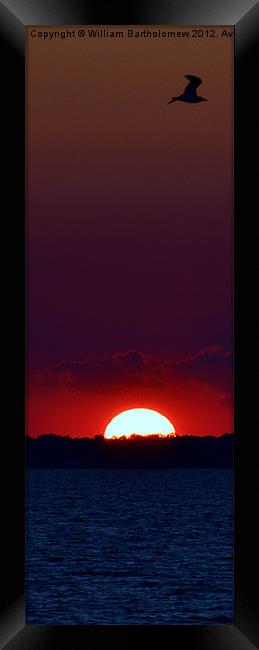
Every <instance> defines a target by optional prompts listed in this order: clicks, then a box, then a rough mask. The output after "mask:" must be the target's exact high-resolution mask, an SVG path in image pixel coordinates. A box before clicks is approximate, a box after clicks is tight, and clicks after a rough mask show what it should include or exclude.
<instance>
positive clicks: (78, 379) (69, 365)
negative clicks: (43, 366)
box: [36, 350, 150, 391]
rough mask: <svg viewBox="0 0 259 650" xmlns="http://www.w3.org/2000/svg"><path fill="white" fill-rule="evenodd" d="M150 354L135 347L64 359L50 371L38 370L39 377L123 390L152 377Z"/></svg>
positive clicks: (70, 384) (84, 386)
mask: <svg viewBox="0 0 259 650" xmlns="http://www.w3.org/2000/svg"><path fill="white" fill-rule="evenodd" d="M149 376H150V372H149V370H148V361H147V358H146V357H145V356H144V355H142V354H141V353H140V352H137V351H136V350H129V351H127V352H120V353H115V354H113V355H112V356H111V357H109V358H104V357H103V358H98V357H95V358H92V359H91V358H86V359H83V360H76V361H71V362H62V363H59V364H56V365H55V366H51V367H50V368H48V370H47V371H43V372H42V371H37V373H36V377H37V378H38V380H39V381H44V382H47V383H50V384H53V383H54V384H55V383H58V384H61V385H63V386H66V387H68V388H74V389H77V390H86V389H87V390H93V391H98V390H100V391H104V390H111V389H112V390H115V389H116V390H123V389H124V388H125V387H131V386H136V385H139V384H140V385H141V384H144V383H146V382H148V381H149Z"/></svg>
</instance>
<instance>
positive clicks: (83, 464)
mask: <svg viewBox="0 0 259 650" xmlns="http://www.w3.org/2000/svg"><path fill="white" fill-rule="evenodd" d="M233 440H234V436H233V435H232V434H225V435H223V436H221V437H219V438H215V437H213V436H206V437H198V436H182V437H176V438H173V437H168V438H161V437H159V436H148V437H145V438H144V437H141V436H135V437H134V438H133V437H131V438H130V439H126V438H121V439H117V440H105V439H104V438H103V437H102V436H96V437H95V438H69V437H62V436H56V435H53V434H48V435H44V436H40V437H39V438H36V439H33V438H27V467H32V468H105V467H109V468H116V467H117V468H127V467H128V468H160V467H175V468H177V467H178V468H180V467H186V468H188V467H189V468H191V467H197V468H202V467H218V468H231V467H232V466H233Z"/></svg>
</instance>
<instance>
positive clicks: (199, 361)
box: [170, 345, 233, 391]
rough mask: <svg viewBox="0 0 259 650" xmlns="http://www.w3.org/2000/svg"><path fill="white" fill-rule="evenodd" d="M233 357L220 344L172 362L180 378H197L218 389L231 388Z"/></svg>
mask: <svg viewBox="0 0 259 650" xmlns="http://www.w3.org/2000/svg"><path fill="white" fill-rule="evenodd" d="M232 364H233V358H232V354H231V353H230V352H225V351H224V350H222V348H221V347H220V346H219V345H210V346H207V347H206V348H203V349H201V350H199V351H198V352H196V353H195V354H193V355H191V356H189V357H187V358H184V359H182V360H180V361H179V362H177V363H173V364H170V367H171V369H172V370H173V373H174V376H175V377H176V378H178V379H195V380H196V381H200V382H203V383H206V384H208V385H212V386H214V387H215V388H217V389H218V390H222V391H226V390H229V389H230V386H231V384H232V375H233V367H232Z"/></svg>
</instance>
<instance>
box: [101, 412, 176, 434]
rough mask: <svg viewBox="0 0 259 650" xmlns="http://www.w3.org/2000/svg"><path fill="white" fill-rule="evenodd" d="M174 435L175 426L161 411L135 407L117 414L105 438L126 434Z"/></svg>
mask: <svg viewBox="0 0 259 650" xmlns="http://www.w3.org/2000/svg"><path fill="white" fill-rule="evenodd" d="M133 435H139V436H151V435H159V436H173V435H175V428H174V426H173V424H172V422H170V420H168V418H166V417H165V416H164V415H162V414H161V413H158V411H153V410H152V409H145V408H135V409H129V410H127V411H122V412H121V413H119V414H118V415H116V416H115V417H114V418H112V420H111V421H110V422H109V424H108V425H107V427H106V429H105V432H104V437H105V438H121V437H122V436H125V437H126V438H130V436H133Z"/></svg>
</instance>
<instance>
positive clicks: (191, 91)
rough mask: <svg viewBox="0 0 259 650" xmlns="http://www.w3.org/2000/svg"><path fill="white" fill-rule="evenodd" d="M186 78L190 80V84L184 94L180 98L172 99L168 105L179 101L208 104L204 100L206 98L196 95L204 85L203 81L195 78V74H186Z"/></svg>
mask: <svg viewBox="0 0 259 650" xmlns="http://www.w3.org/2000/svg"><path fill="white" fill-rule="evenodd" d="M185 78H186V79H188V80H189V83H188V84H187V86H186V88H185V89H184V92H183V94H182V95H179V96H178V97H172V99H170V102H168V104H172V102H176V101H178V100H179V101H180V102H188V103H189V104H197V103H199V102H207V101H208V100H207V99H204V97H199V95H197V93H196V89H197V88H198V86H199V85H200V84H201V83H202V80H201V79H200V78H199V77H195V76H194V75H193V74H186V75H185Z"/></svg>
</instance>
